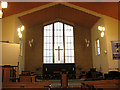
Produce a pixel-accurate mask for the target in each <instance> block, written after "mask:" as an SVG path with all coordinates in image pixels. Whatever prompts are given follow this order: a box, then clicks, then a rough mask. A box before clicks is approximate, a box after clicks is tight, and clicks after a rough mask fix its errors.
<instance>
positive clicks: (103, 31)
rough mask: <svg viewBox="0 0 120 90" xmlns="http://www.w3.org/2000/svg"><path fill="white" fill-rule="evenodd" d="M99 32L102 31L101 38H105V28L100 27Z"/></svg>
mask: <svg viewBox="0 0 120 90" xmlns="http://www.w3.org/2000/svg"><path fill="white" fill-rule="evenodd" d="M98 30H99V31H101V37H104V33H105V27H102V26H98Z"/></svg>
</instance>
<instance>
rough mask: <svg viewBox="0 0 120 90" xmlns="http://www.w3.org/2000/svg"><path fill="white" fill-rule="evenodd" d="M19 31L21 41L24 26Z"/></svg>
mask: <svg viewBox="0 0 120 90" xmlns="http://www.w3.org/2000/svg"><path fill="white" fill-rule="evenodd" d="M17 31H18V37H19V38H20V39H21V38H22V32H23V31H24V26H23V25H22V26H21V27H20V28H18V29H17Z"/></svg>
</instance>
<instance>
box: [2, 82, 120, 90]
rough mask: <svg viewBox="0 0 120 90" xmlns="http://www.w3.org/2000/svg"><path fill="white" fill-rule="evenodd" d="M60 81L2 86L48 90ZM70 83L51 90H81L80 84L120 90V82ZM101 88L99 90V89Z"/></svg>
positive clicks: (4, 87) (15, 89) (9, 89)
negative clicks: (64, 86)
mask: <svg viewBox="0 0 120 90" xmlns="http://www.w3.org/2000/svg"><path fill="white" fill-rule="evenodd" d="M60 83H61V82H60V81H51V80H49V81H40V82H9V83H3V84H2V90H48V88H47V87H45V86H49V84H56V85H58V84H60ZM68 83H69V84H70V83H71V84H73V85H70V86H68V87H67V88H61V87H60V86H54V87H52V89H51V90H81V89H80V88H81V86H80V85H79V84H80V83H85V84H88V85H94V87H95V88H97V90H120V80H99V81H80V80H69V81H68ZM98 88H99V89H98Z"/></svg>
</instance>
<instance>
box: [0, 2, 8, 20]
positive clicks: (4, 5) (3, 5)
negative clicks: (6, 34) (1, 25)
mask: <svg viewBox="0 0 120 90" xmlns="http://www.w3.org/2000/svg"><path fill="white" fill-rule="evenodd" d="M7 6H8V4H7V2H6V1H1V2H0V18H2V15H3V12H2V8H7Z"/></svg>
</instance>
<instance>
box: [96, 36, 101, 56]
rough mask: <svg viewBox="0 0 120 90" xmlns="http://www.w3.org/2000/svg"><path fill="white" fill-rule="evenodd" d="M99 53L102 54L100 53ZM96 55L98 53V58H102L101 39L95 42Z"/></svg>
mask: <svg viewBox="0 0 120 90" xmlns="http://www.w3.org/2000/svg"><path fill="white" fill-rule="evenodd" d="M98 40H99V46H98V42H97V41H98ZM98 51H99V52H100V53H98ZM95 53H96V55H97V56H100V54H101V49H100V39H99V38H97V39H96V41H95Z"/></svg>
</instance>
